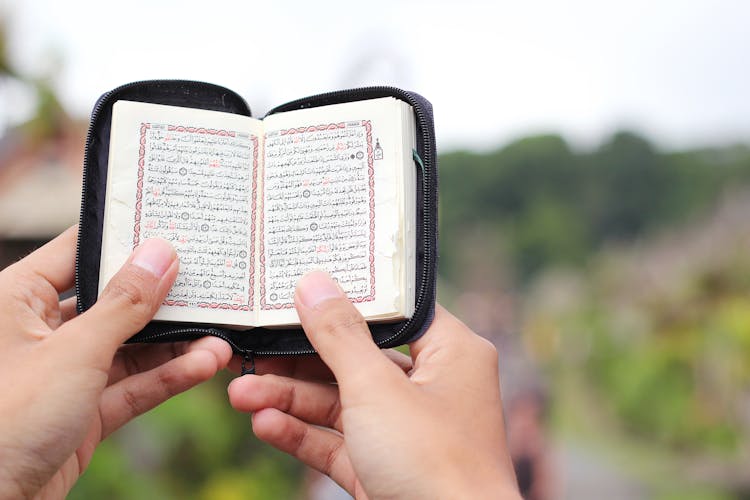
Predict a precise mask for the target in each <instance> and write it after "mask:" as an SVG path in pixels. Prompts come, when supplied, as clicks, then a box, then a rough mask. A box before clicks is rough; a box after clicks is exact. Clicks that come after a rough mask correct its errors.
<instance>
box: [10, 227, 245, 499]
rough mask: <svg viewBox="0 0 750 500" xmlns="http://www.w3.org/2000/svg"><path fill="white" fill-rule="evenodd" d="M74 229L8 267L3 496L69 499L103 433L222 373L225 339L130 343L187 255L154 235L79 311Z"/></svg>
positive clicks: (226, 353)
mask: <svg viewBox="0 0 750 500" xmlns="http://www.w3.org/2000/svg"><path fill="white" fill-rule="evenodd" d="M75 243H76V228H75V227H73V228H71V229H69V230H68V231H66V232H65V233H63V234H62V235H60V236H59V237H57V238H56V239H55V240H53V241H52V242H50V243H48V244H47V245H45V246H44V247H42V248H40V249H39V250H37V251H36V252H34V253H32V254H30V255H29V256H27V257H26V258H24V259H22V260H21V261H19V262H17V263H15V264H13V265H11V266H9V267H8V268H6V269H5V270H3V271H2V272H0V379H1V380H3V382H4V384H3V387H2V389H0V464H2V466H1V467H0V498H31V497H37V498H62V497H64V496H65V495H66V494H67V493H68V492H69V491H70V489H71V488H72V486H73V484H74V483H75V482H76V480H77V479H78V477H79V476H80V475H81V474H82V473H83V471H84V470H85V469H86V467H87V465H88V464H89V462H90V461H91V457H92V455H93V453H94V450H95V449H96V446H97V445H98V444H99V442H100V441H101V440H102V439H104V438H105V437H106V436H107V435H109V434H111V433H112V432H113V431H115V430H116V429H118V428H119V427H121V426H122V425H124V424H125V423H127V422H128V421H129V420H131V419H132V418H134V417H136V416H137V415H140V414H142V413H143V412H145V411H147V410H149V409H151V408H153V407H155V406H157V405H158V404H159V403H161V402H163V401H165V400H166V399H168V398H169V397H171V396H173V395H175V394H177V393H180V392H182V391H185V390H186V389H189V388H190V387H193V386H195V385H196V384H199V383H200V382H203V381H205V380H207V379H209V378H210V377H212V376H213V375H214V374H215V373H216V372H217V370H219V369H221V368H223V367H224V366H225V365H226V364H227V362H228V361H229V358H230V357H231V349H230V347H229V345H228V344H226V343H225V342H224V341H222V340H219V339H216V338H204V339H201V340H198V341H195V342H191V343H175V344H152V345H133V346H122V343H123V342H124V341H125V340H126V339H128V338H129V337H130V336H132V335H133V334H135V333H136V332H138V331H139V330H141V329H142V328H143V326H145V325H146V323H147V322H148V321H149V320H150V319H151V318H152V317H153V315H154V314H155V313H156V310H157V309H158V308H159V305H160V304H161V303H162V301H163V300H164V297H165V296H166V294H167V292H168V291H169V288H170V287H171V286H172V283H173V281H174V279H175V277H176V275H177V271H178V267H179V263H178V260H177V256H176V254H175V252H174V250H173V249H172V247H171V246H170V245H169V243H167V242H166V241H163V240H147V241H146V242H144V243H143V244H142V245H141V246H140V247H139V248H138V249H136V251H135V252H134V254H133V255H132V256H131V257H130V258H129V259H128V261H127V262H126V263H125V265H124V266H123V268H122V269H121V270H120V272H119V273H118V274H117V275H116V276H115V277H114V278H113V279H112V281H111V282H110V283H109V284H108V286H107V288H106V289H105V290H104V292H103V294H102V295H101V297H100V298H99V300H98V301H97V302H96V304H95V305H94V306H93V307H92V308H91V309H89V310H88V311H86V312H85V313H83V314H81V315H78V316H76V312H75V298H71V299H67V300H64V301H62V302H60V301H59V299H58V297H59V293H60V292H62V291H64V290H68V289H70V288H71V287H72V286H73V280H74V265H75Z"/></svg>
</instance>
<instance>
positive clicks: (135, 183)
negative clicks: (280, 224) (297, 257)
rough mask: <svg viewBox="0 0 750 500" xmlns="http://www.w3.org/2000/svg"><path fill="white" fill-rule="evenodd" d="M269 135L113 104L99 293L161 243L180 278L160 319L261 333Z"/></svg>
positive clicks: (238, 122)
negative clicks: (260, 228)
mask: <svg viewBox="0 0 750 500" xmlns="http://www.w3.org/2000/svg"><path fill="white" fill-rule="evenodd" d="M261 131H262V124H261V123H260V122H259V121H258V120H254V119H252V118H249V117H244V116H240V115H234V114H229V113H220V112H215V111H206V110H198V109H189V108H180V107H172V106H161V105H156V104H146V103H137V102H127V101H118V102H117V103H115V105H114V108H113V120H112V133H111V135H112V141H111V144H110V160H109V172H108V177H107V198H106V203H105V220H104V235H103V241H102V258H101V270H100V280H99V284H100V285H99V286H100V293H101V290H102V289H103V287H104V285H106V283H107V282H108V281H109V279H110V278H111V277H112V276H113V275H114V273H115V272H117V270H118V269H119V268H120V266H121V265H122V264H123V263H124V262H125V260H126V259H127V257H128V255H129V254H130V253H131V252H132V250H133V249H134V248H135V247H137V246H138V245H139V243H140V242H142V241H144V240H145V239H147V238H151V237H161V238H164V239H166V240H168V241H169V242H170V243H172V245H173V246H174V247H175V249H176V251H177V254H178V255H179V258H180V272H179V274H178V276H177V280H176V281H175V284H174V286H173V287H172V289H171V291H170V292H169V295H168V296H167V298H166V300H165V302H164V303H163V305H162V307H161V308H160V309H159V311H158V312H157V314H156V316H155V319H157V320H175V321H191V322H204V323H216V324H226V325H251V324H252V323H253V321H252V319H253V318H252V315H253V312H252V311H253V309H254V306H253V304H254V299H255V298H254V283H253V271H254V269H253V268H254V263H255V255H254V242H253V239H254V236H255V235H254V230H255V227H254V217H253V212H254V209H255V206H254V192H255V190H257V186H256V184H255V179H256V175H255V174H256V172H257V170H258V160H259V158H258V155H259V152H260V145H259V138H260V137H262V132H261Z"/></svg>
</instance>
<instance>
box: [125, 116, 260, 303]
mask: <svg viewBox="0 0 750 500" xmlns="http://www.w3.org/2000/svg"><path fill="white" fill-rule="evenodd" d="M150 128H151V124H150V123H141V129H140V139H139V147H138V173H137V181H136V188H137V189H136V194H135V224H134V227H133V250H135V248H136V247H137V246H138V245H139V244H140V242H141V241H140V239H141V210H142V208H143V170H144V168H145V164H146V133H147V132H148V130H149V129H150ZM167 131H170V132H188V133H198V134H209V135H218V136H221V137H236V136H237V133H236V132H233V131H230V130H223V129H213V128H203V127H186V126H183V125H167ZM250 140H251V141H252V143H253V172H252V201H251V207H252V208H251V218H252V221H251V225H250V240H251V242H252V243H251V244H250V248H249V252H248V255H249V257H250V265H249V266H248V267H249V273H250V289H249V291H248V301H247V304H228V303H226V302H199V303H198V304H196V305H197V307H200V308H208V309H231V310H234V311H250V310H252V306H253V299H254V298H255V297H254V290H255V288H254V285H255V282H254V274H255V205H256V201H255V193H256V191H257V186H256V182H257V181H256V179H257V172H258V137H256V136H255V135H251V136H250ZM162 305H166V306H173V307H188V306H189V304H188V303H187V302H186V301H184V300H172V299H165V300H164V302H162Z"/></svg>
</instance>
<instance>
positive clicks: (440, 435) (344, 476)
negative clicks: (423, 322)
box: [228, 271, 520, 499]
mask: <svg viewBox="0 0 750 500" xmlns="http://www.w3.org/2000/svg"><path fill="white" fill-rule="evenodd" d="M295 306H296V308H297V311H298V313H299V316H300V319H301V321H302V326H303V327H304V329H305V333H306V334H307V336H308V338H309V339H310V342H311V343H312V344H313V346H314V347H315V349H316V350H317V351H318V353H319V354H320V359H318V358H315V357H308V358H299V359H297V360H289V359H273V358H270V359H261V360H259V361H258V363H257V368H258V373H263V374H262V375H245V376H242V377H239V378H237V379H235V380H233V381H232V382H231V383H230V385H229V387H228V392H229V399H230V402H231V404H232V406H233V407H234V408H236V409H237V410H240V411H245V412H252V413H253V416H252V426H253V431H254V433H255V434H256V436H257V437H258V438H260V439H261V440H263V441H265V442H267V443H269V444H271V445H272V446H274V447H276V448H278V449H280V450H282V451H284V452H286V453H289V454H291V455H293V456H295V457H296V458H298V459H299V460H301V461H302V462H304V463H305V464H307V465H309V466H311V467H313V468H315V469H317V470H319V471H321V472H323V473H324V474H327V475H328V476H330V477H331V478H332V479H333V480H334V481H336V482H337V483H338V484H339V485H340V486H342V487H343V488H344V489H346V490H347V491H348V492H349V493H350V494H351V495H353V496H354V497H356V498H369V499H378V498H389V499H395V498H404V499H414V498H430V499H435V498H513V499H517V498H520V495H519V494H518V489H517V486H516V482H515V476H514V473H513V466H512V463H511V460H510V458H509V454H508V451H507V446H506V439H505V431H504V426H503V413H502V402H501V398H500V387H499V375H498V355H497V351H496V350H495V348H494V346H492V344H490V343H489V342H488V341H486V340H485V339H483V338H482V337H480V336H478V335H476V334H475V333H474V332H472V331H471V330H470V329H469V328H468V327H466V325H464V324H463V323H461V322H460V321H459V320H458V319H456V318H455V317H454V316H452V315H451V314H450V313H449V312H447V311H446V310H445V309H443V308H441V307H439V306H438V308H437V311H436V316H435V319H434V321H433V323H432V325H431V327H430V328H429V330H428V331H427V332H426V333H425V334H424V336H422V337H421V338H420V339H418V340H417V341H415V342H413V343H412V344H411V345H410V346H409V347H410V353H411V358H409V357H407V356H405V355H400V353H396V352H393V351H381V350H380V349H379V348H378V347H377V346H376V345H375V343H374V342H373V341H372V338H371V336H370V333H369V330H368V328H367V324H366V323H365V321H364V319H363V318H362V316H361V315H360V314H359V312H358V311H357V310H356V309H355V308H354V306H353V305H352V304H351V302H350V301H349V300H348V299H347V298H346V297H345V295H344V294H343V292H342V291H341V289H340V288H339V287H338V286H337V285H336V284H335V283H334V282H333V281H332V280H331V279H330V277H329V276H328V275H327V274H325V273H322V272H319V271H317V272H313V273H310V274H308V275H306V276H305V277H304V278H303V279H302V280H300V283H299V284H298V286H297V290H296V294H295ZM321 359H322V362H321ZM333 382H335V384H334V383H333Z"/></svg>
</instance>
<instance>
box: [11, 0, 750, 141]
mask: <svg viewBox="0 0 750 500" xmlns="http://www.w3.org/2000/svg"><path fill="white" fill-rule="evenodd" d="M3 13H4V14H3ZM2 17H5V20H6V23H7V24H8V27H9V29H10V33H9V34H10V40H9V42H10V51H11V55H12V60H13V62H14V63H15V65H16V66H17V67H18V68H20V69H21V70H23V71H25V72H27V73H31V74H43V73H44V72H46V71H49V69H50V68H51V67H52V66H53V65H54V61H55V60H60V61H62V64H61V65H60V70H59V73H58V75H57V77H56V78H55V82H56V86H57V88H58V89H59V91H60V95H61V98H62V99H63V103H64V105H65V106H66V107H67V108H68V109H69V111H71V112H73V113H74V114H77V115H80V116H86V115H88V113H89V112H90V109H91V107H92V105H93V103H94V101H95V100H96V98H97V97H98V96H99V95H100V94H101V93H103V92H104V91H106V90H109V89H110V88H113V87H116V86H118V85H120V84H122V83H126V82H129V81H134V80H140V79H151V78H189V79H197V80H205V81H210V82H213V83H218V84H220V85H224V86H226V87H229V88H231V89H233V90H235V91H237V92H238V93H240V94H241V95H243V96H244V97H245V99H246V100H247V101H248V102H249V104H250V106H251V108H252V109H253V111H254V114H256V115H258V114H262V113H263V112H264V111H266V110H267V109H269V108H270V107H272V106H273V105H276V104H281V103H283V102H285V101H287V100H290V99H295V98H298V97H303V96H306V95H310V94H314V93H318V92H324V91H328V90H333V89H338V88H346V87H352V86H360V85H367V84H380V83H386V84H392V85H396V86H399V87H403V88H407V89H411V90H415V91H417V92H419V93H421V94H423V95H424V96H426V97H427V98H429V99H430V100H431V101H432V103H433V105H434V107H435V113H436V128H437V132H438V146H439V147H440V148H441V149H442V150H447V149H454V148H457V147H467V148H471V147H479V148H492V147H496V146H498V145H501V144H503V143H505V142H507V141H509V140H512V139H513V138H516V137H519V136H522V135H525V134H528V133H536V132H548V131H552V132H560V133H563V134H564V135H565V136H566V137H567V138H569V139H571V140H572V141H573V142H575V143H577V144H582V145H589V144H595V143H596V142H597V141H599V140H600V139H601V138H602V137H604V136H606V135H607V134H609V133H611V132H612V131H613V130H615V129H617V128H618V127H622V126H626V127H631V128H634V129H636V130H639V131H642V132H644V133H646V134H648V135H649V136H650V137H652V138H653V139H655V140H656V141H657V142H658V143H660V144H662V145H664V146H667V147H686V146H692V145H703V144H712V143H726V142H733V141H745V142H747V138H748V136H750V2H748V1H743V0H736V1H730V0H724V1H722V0H713V1H711V0H695V1H689V0H657V1H654V0H651V1H648V0H630V1H622V2H607V1H602V0H599V1H596V0H567V1H551V0H550V1H538V0H537V1H533V0H527V1H516V2H500V1H495V2H479V1H475V0H462V1H459V2H440V1H432V2H430V1H415V0H414V1H402V2H399V1H397V0H380V1H378V2H372V3H363V2H356V1H354V0H349V1H324V0H318V1H300V2H283V1H265V2H253V1H244V2H220V1H205V0H204V1H194V0H183V1H165V0H129V1H127V2H107V1H104V0H102V1H98V2H93V1H91V2H85V1H82V0H66V1H53V0H49V1H45V0H31V1H24V2H21V1H13V0H0V19H1V18H2ZM19 93H21V92H20V91H19V90H18V89H12V88H8V86H7V85H6V88H5V89H4V90H3V89H2V86H1V84H0V129H1V127H2V126H3V122H7V121H8V120H9V119H10V117H12V116H18V115H19V114H21V113H22V112H23V109H24V102H23V101H24V100H23V99H22V98H20V97H19ZM4 107H7V109H3V108H4Z"/></svg>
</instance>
